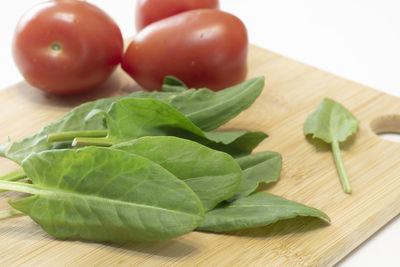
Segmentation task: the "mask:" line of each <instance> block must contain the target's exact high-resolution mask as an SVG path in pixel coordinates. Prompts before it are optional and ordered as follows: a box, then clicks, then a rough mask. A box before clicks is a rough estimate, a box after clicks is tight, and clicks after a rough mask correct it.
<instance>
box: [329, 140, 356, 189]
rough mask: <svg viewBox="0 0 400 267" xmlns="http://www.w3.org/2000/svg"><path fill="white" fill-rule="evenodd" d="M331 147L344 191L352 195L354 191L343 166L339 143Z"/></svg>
mask: <svg viewBox="0 0 400 267" xmlns="http://www.w3.org/2000/svg"><path fill="white" fill-rule="evenodd" d="M331 147H332V152H333V158H334V159H335V163H336V168H337V171H338V173H339V178H340V182H341V183H342V187H343V191H344V192H345V193H346V194H351V192H352V190H351V186H350V182H349V177H348V176H347V172H346V169H345V167H344V164H343V159H342V156H341V155H340V147H339V142H337V141H333V142H332V144H331Z"/></svg>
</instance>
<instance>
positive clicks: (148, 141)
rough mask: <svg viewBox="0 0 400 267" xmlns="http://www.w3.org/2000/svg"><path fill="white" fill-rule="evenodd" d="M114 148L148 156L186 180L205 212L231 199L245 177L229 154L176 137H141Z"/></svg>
mask: <svg viewBox="0 0 400 267" xmlns="http://www.w3.org/2000/svg"><path fill="white" fill-rule="evenodd" d="M112 148H114V149H119V150H124V151H127V152H130V153H134V154H137V155H140V156H143V157H145V158H148V159H150V160H152V161H154V162H156V163H158V164H160V165H161V166H162V167H163V168H165V169H166V170H168V171H170V172H171V173H172V174H174V175H175V176H176V177H178V178H179V179H182V180H184V181H185V183H187V184H188V185H189V187H190V188H191V189H192V190H193V192H194V193H196V194H197V196H198V197H199V198H200V200H201V202H202V204H203V207H204V210H205V211H208V210H211V209H213V208H214V207H215V206H216V205H217V204H218V203H220V202H222V201H224V200H227V199H228V198H230V197H231V196H232V195H233V194H234V193H235V192H236V191H237V188H238V186H239V184H240V182H241V180H242V171H241V169H240V168H239V166H238V164H237V163H236V162H235V160H234V159H233V158H232V157H231V156H229V155H228V154H226V153H223V152H219V151H215V150H212V149H210V148H208V147H205V146H203V145H200V144H198V143H196V142H192V141H189V140H185V139H181V138H177V137H172V136H168V137H167V136H158V137H142V138H139V139H135V140H133V141H129V142H125V143H121V144H118V145H115V146H113V147H112Z"/></svg>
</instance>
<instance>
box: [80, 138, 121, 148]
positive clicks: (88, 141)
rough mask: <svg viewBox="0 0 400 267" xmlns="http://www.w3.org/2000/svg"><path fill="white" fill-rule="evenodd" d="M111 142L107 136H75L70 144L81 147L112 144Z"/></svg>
mask: <svg viewBox="0 0 400 267" xmlns="http://www.w3.org/2000/svg"><path fill="white" fill-rule="evenodd" d="M112 145H113V143H111V142H110V139H109V138H107V137H104V138H101V137H99V138H90V137H88V138H86V137H76V138H75V139H74V140H73V141H72V146H77V147H81V146H105V147H108V146H112Z"/></svg>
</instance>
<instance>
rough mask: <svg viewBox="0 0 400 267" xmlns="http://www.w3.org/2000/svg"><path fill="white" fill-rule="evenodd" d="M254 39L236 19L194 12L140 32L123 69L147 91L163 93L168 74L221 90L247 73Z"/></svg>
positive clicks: (207, 11) (211, 11)
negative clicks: (248, 59)
mask: <svg viewBox="0 0 400 267" xmlns="http://www.w3.org/2000/svg"><path fill="white" fill-rule="evenodd" d="M247 50H248V37H247V30H246V28H245V26H244V24H243V23H242V22H241V21H240V20H239V19H238V18H237V17H235V16H234V15H231V14H229V13H226V12H223V11H220V10H216V9H203V10H192V11H187V12H183V13H180V14H178V15H175V16H172V17H169V18H166V19H163V20H160V21H157V22H155V23H152V24H151V25H149V26H147V27H146V28H144V29H143V30H142V31H140V32H139V33H138V34H137V35H136V36H135V37H134V39H133V41H132V42H131V43H130V45H129V47H128V49H127V50H126V52H125V54H124V57H123V60H122V68H123V69H124V70H125V71H126V72H127V73H128V74H129V75H130V76H131V77H132V78H133V79H134V80H135V81H136V82H137V83H138V84H139V85H141V86H142V87H143V88H145V89H148V90H160V89H161V85H162V82H163V79H164V77H165V76H166V75H173V76H175V77H177V78H179V79H180V80H182V81H183V82H184V83H186V84H187V85H188V86H189V87H192V88H201V87H207V88H209V89H212V90H216V91H217V90H220V89H224V88H226V87H229V86H231V85H234V84H237V83H239V82H241V81H243V80H244V79H245V78H246V74H247Z"/></svg>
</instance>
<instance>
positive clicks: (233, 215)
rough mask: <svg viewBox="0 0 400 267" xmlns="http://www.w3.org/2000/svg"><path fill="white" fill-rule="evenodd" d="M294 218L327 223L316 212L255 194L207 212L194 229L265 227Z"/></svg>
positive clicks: (268, 196) (282, 199)
mask: <svg viewBox="0 0 400 267" xmlns="http://www.w3.org/2000/svg"><path fill="white" fill-rule="evenodd" d="M296 216H312V217H319V218H323V219H326V220H328V221H330V219H329V217H328V216H327V215H326V214H325V213H323V212H322V211H319V210H318V209H315V208H312V207H308V206H305V205H303V204H300V203H297V202H293V201H290V200H287V199H285V198H282V197H279V196H275V195H271V194H267V193H264V192H257V193H254V194H252V195H250V196H248V197H245V198H241V199H238V200H236V201H234V202H231V203H225V204H224V205H221V206H220V207H217V208H215V209H214V210H211V211H209V212H207V213H206V219H205V221H204V222H203V223H202V224H201V225H200V226H199V227H198V228H197V229H198V230H201V231H209V232H227V231H233V230H241V229H246V228H254V227H260V226H265V225H268V224H271V223H274V222H277V221H279V220H284V219H291V218H294V217H296Z"/></svg>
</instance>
